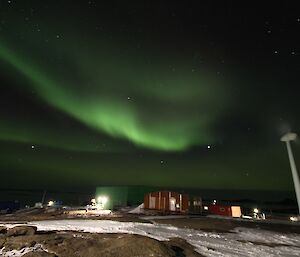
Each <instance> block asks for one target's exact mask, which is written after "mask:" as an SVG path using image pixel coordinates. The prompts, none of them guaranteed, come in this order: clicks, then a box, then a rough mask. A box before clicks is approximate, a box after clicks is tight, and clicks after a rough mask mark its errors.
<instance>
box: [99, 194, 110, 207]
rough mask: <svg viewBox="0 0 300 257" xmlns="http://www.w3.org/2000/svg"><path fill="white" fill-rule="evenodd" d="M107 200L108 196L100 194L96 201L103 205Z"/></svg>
mask: <svg viewBox="0 0 300 257" xmlns="http://www.w3.org/2000/svg"><path fill="white" fill-rule="evenodd" d="M107 202H108V197H107V196H104V195H101V196H99V197H98V203H100V204H103V205H105V204H106V203H107Z"/></svg>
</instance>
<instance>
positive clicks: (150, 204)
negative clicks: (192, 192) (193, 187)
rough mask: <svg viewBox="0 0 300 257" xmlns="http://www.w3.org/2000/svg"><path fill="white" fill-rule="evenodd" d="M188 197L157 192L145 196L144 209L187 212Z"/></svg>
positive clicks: (168, 192)
mask: <svg viewBox="0 0 300 257" xmlns="http://www.w3.org/2000/svg"><path fill="white" fill-rule="evenodd" d="M188 202H189V197H188V195H187V194H180V193H177V192H170V191H159V192H152V193H148V194H145V196H144V208H145V209H152V210H161V211H165V212H188V209H189V205H188Z"/></svg>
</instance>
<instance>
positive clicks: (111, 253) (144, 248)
mask: <svg viewBox="0 0 300 257" xmlns="http://www.w3.org/2000/svg"><path fill="white" fill-rule="evenodd" d="M0 231H1V235H0V249H3V252H2V254H3V255H4V256H14V255H13V252H12V251H13V250H17V251H18V254H19V255H18V254H16V255H17V256H24V257H55V256H58V257H76V256H78V257H97V256H101V257H121V256H122V257H127V256H128V257H134V256H141V257H144V256H145V257H146V256H157V257H160V256H162V257H184V256H186V257H199V256H201V255H200V254H198V253H196V252H195V251H194V249H193V247H192V246H190V245H189V244H188V243H186V242H185V241H184V240H182V239H178V238H174V239H171V240H170V241H166V242H162V241H157V240H155V239H151V238H148V237H144V236H139V235H131V234H90V233H80V232H47V233H45V232H36V228H35V227H30V226H16V227H14V228H11V229H8V230H6V229H5V228H4V227H2V228H1V227H0ZM30 247H31V248H35V250H34V251H31V252H28V253H26V249H30ZM22 251H23V252H22ZM8 253H10V254H11V255H9V254H8ZM24 253H25V254H24ZM6 254H7V255H6ZM22 254H23V255H22ZM0 255H1V254H0Z"/></svg>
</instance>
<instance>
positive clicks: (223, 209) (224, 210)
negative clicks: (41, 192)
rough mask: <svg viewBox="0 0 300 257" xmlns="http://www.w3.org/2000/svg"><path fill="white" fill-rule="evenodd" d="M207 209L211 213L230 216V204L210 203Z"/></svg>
mask: <svg viewBox="0 0 300 257" xmlns="http://www.w3.org/2000/svg"><path fill="white" fill-rule="evenodd" d="M208 211H209V213H211V214H216V215H223V216H232V212H231V206H226V205H219V204H211V205H209V206H208Z"/></svg>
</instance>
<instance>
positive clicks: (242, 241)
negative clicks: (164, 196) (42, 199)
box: [0, 220, 300, 257]
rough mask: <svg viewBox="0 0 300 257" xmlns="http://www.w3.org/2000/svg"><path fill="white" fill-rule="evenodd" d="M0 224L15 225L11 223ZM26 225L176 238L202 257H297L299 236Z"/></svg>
mask: <svg viewBox="0 0 300 257" xmlns="http://www.w3.org/2000/svg"><path fill="white" fill-rule="evenodd" d="M0 225H5V226H7V227H13V226H15V224H0ZM28 225H33V226H36V227H37V229H38V230H39V231H53V230H69V231H82V232H90V233H130V234H138V235H143V236H147V237H151V238H155V239H157V240H168V239H170V238H172V237H179V238H182V239H185V240H186V241H187V242H189V243H190V244H191V245H193V246H195V249H196V251H197V252H199V253H201V254H203V255H204V256H224V257H225V256H251V257H252V256H255V257H257V256H264V257H269V256H270V257H271V256H300V235H299V234H283V233H276V232H271V231H265V230H259V229H251V228H236V229H234V230H232V231H231V232H232V233H214V232H204V231H201V230H193V229H182V228H177V227H174V226H170V225H163V224H145V223H135V222H118V221H110V220H48V221H36V222H29V223H28ZM0 251H1V250H0ZM7 256H8V255H7ZM19 256H22V255H19Z"/></svg>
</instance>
